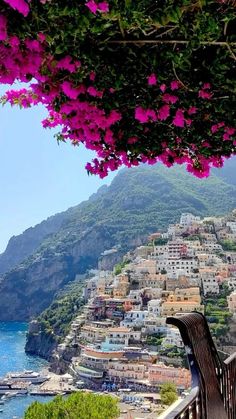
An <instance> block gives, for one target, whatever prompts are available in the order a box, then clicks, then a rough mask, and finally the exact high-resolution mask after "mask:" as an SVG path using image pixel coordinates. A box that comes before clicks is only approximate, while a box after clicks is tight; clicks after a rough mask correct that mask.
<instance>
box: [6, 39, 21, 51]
mask: <svg viewBox="0 0 236 419" xmlns="http://www.w3.org/2000/svg"><path fill="white" fill-rule="evenodd" d="M8 43H9V45H10V46H11V47H12V49H13V50H14V49H18V48H19V45H20V40H19V38H17V36H11V38H9V40H8Z"/></svg>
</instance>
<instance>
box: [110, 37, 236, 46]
mask: <svg viewBox="0 0 236 419" xmlns="http://www.w3.org/2000/svg"><path fill="white" fill-rule="evenodd" d="M189 42H190V41H184V40H178V39H168V40H160V39H157V40H156V39H143V40H140V39H137V40H129V39H122V40H113V41H108V43H109V44H172V45H173V44H185V45H186V44H189ZM199 44H200V45H218V46H226V47H228V46H231V45H232V46H236V42H225V41H201V42H199Z"/></svg>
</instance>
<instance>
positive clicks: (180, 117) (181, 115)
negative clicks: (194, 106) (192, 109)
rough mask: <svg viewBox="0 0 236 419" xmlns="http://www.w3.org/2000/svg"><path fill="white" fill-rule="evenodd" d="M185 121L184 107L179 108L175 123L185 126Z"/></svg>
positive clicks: (181, 126) (177, 125)
mask: <svg viewBox="0 0 236 419" xmlns="http://www.w3.org/2000/svg"><path fill="white" fill-rule="evenodd" d="M184 123H185V118H184V113H183V111H182V109H178V110H177V111H176V114H175V117H174V119H173V125H175V126H176V127H180V128H183V127H184Z"/></svg>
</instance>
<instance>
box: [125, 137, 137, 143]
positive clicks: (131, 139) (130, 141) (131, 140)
mask: <svg viewBox="0 0 236 419" xmlns="http://www.w3.org/2000/svg"><path fill="white" fill-rule="evenodd" d="M137 141H138V138H137V137H130V138H128V141H127V143H128V144H135V143H137Z"/></svg>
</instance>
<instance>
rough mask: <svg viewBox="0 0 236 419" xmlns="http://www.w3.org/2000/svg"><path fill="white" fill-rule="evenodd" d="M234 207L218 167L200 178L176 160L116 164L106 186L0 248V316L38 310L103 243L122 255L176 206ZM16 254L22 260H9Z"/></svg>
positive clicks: (92, 261)
mask: <svg viewBox="0 0 236 419" xmlns="http://www.w3.org/2000/svg"><path fill="white" fill-rule="evenodd" d="M233 172H234V167H233V168H232V176H234V173H233ZM227 178H229V171H228V172H227ZM235 207H236V186H235V185H233V184H232V182H231V183H230V182H228V180H227V179H226V178H223V177H222V176H221V177H220V176H219V172H216V175H212V176H211V177H210V178H209V179H206V180H199V179H196V178H193V177H192V176H191V175H189V174H187V173H186V172H185V171H184V169H183V168H173V169H166V168H164V167H160V166H158V165H157V166H153V167H146V166H143V167H139V168H136V169H130V170H123V171H121V172H120V173H119V174H118V175H117V176H116V178H115V179H114V180H113V182H112V184H111V185H110V186H109V187H105V188H104V187H103V188H101V189H100V190H99V192H98V193H97V194H94V195H93V196H92V197H91V198H90V199H89V200H88V201H86V202H83V203H81V204H80V205H78V206H76V207H74V208H71V209H69V210H68V211H66V212H65V213H63V215H62V219H60V214H59V215H58V216H56V217H59V218H58V221H57V223H58V224H57V225H56V224H54V225H53V226H52V225H51V226H50V227H49V224H50V223H51V222H52V223H54V217H52V218H51V221H50V219H49V220H46V222H45V223H44V224H43V223H41V224H40V225H39V226H41V227H42V225H43V226H44V227H43V229H42V230H40V228H41V227H40V228H39V226H36V227H35V228H32V229H30V230H27V231H26V232H25V233H23V234H22V235H21V236H18V237H16V238H14V239H13V240H12V242H10V243H9V246H8V249H7V251H6V252H5V253H4V254H3V255H1V256H0V271H1V269H2V270H4V269H3V268H4V266H3V265H4V264H2V265H1V263H2V262H1V261H2V260H3V259H4V258H5V260H6V259H7V260H8V262H7V263H8V266H10V267H11V269H12V268H13V269H12V270H11V271H10V270H9V272H7V273H5V274H4V275H2V278H1V279H0V321H1V320H28V319H30V318H32V317H33V316H35V315H37V314H39V313H40V312H41V311H42V310H43V309H45V308H46V307H47V306H48V305H49V304H50V303H51V301H52V299H53V297H54V295H55V293H56V292H57V291H58V290H59V289H61V288H62V287H63V286H64V285H65V284H67V283H68V282H69V281H71V280H73V279H74V277H75V275H76V274H77V273H84V272H85V271H86V270H87V269H90V268H94V267H96V266H97V262H98V259H99V257H100V255H101V253H102V252H104V250H107V249H110V248H111V247H113V246H115V245H120V249H119V252H120V255H121V256H122V254H124V253H125V252H126V251H127V250H129V249H131V248H134V247H136V246H137V245H140V244H141V243H143V242H144V241H145V240H146V237H147V235H148V234H149V233H151V232H154V231H156V230H160V229H165V228H166V227H167V226H168V224H169V223H172V222H176V221H177V220H178V219H179V217H180V214H181V213H182V212H192V213H193V214H198V215H202V216H204V215H220V214H225V213H227V212H230V211H231V210H232V209H233V208H235ZM48 223H49V224H48ZM47 226H48V230H47ZM39 230H40V231H41V233H40V232H39ZM42 231H44V233H42ZM29 232H30V234H29ZM30 241H31V244H32V243H34V245H30ZM14 243H15V244H14ZM13 244H14V245H13ZM17 252H18V253H17ZM16 254H17V255H16ZM25 255H26V256H27V258H25ZM24 258H25V259H24ZM17 259H18V260H20V261H21V262H20V264H18V265H17V266H16V260H17ZM22 260H23V261H22ZM108 262H109V261H108ZM104 263H105V261H104ZM106 266H108V265H106ZM109 266H110V265H109Z"/></svg>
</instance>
